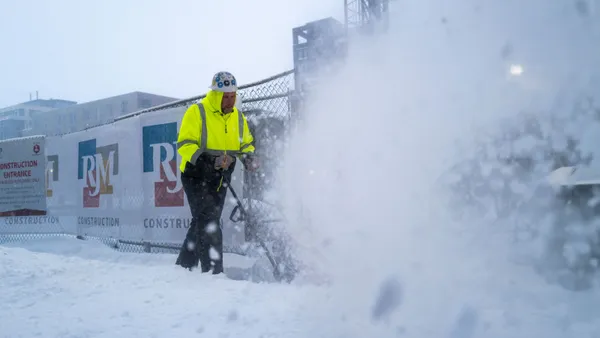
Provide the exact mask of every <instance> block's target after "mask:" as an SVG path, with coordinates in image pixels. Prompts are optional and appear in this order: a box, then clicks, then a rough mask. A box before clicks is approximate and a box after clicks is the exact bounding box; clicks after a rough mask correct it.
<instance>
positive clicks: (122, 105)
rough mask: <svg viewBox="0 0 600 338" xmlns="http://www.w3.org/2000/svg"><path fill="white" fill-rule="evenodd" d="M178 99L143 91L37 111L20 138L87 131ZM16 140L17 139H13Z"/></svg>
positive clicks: (29, 119)
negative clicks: (121, 117)
mask: <svg viewBox="0 0 600 338" xmlns="http://www.w3.org/2000/svg"><path fill="white" fill-rule="evenodd" d="M175 100H177V99H176V98H172V97H166V96H161V95H155V94H150V93H143V92H132V93H128V94H123V95H118V96H113V97H108V98H104V99H100V100H95V101H90V102H85V103H79V104H71V105H65V106H61V107H58V108H56V109H52V110H43V111H42V110H37V111H34V112H33V113H32V114H31V115H30V116H28V121H26V123H25V124H24V128H22V129H21V133H20V135H18V136H31V135H47V136H55V135H61V134H66V133H72V132H76V131H80V130H84V129H87V128H90V127H94V126H97V125H101V124H105V123H109V122H111V121H112V120H113V119H115V118H117V117H120V116H123V115H126V114H130V113H133V112H136V111H138V110H142V109H146V108H150V107H154V106H157V105H161V104H165V103H168V102H172V101H175ZM13 137H14V136H13Z"/></svg>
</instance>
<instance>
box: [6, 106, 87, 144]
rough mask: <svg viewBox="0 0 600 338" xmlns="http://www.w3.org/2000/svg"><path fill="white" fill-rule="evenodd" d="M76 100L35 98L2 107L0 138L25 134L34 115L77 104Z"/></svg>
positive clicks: (30, 125)
mask: <svg viewBox="0 0 600 338" xmlns="http://www.w3.org/2000/svg"><path fill="white" fill-rule="evenodd" d="M76 104H77V102H75V101H67V100H56V99H48V100H43V99H35V100H30V101H27V102H24V103H20V104H16V105H14V106H10V107H6V108H0V139H1V140H4V139H9V138H14V137H21V136H23V130H26V129H31V127H32V116H35V115H39V114H45V113H47V112H51V111H54V110H57V109H64V108H67V107H70V106H73V105H76Z"/></svg>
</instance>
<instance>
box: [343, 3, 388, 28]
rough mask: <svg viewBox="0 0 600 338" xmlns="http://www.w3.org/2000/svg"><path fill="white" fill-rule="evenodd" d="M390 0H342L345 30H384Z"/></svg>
mask: <svg viewBox="0 0 600 338" xmlns="http://www.w3.org/2000/svg"><path fill="white" fill-rule="evenodd" d="M389 6H390V0H344V18H345V21H346V31H347V33H348V34H352V33H353V32H357V33H361V34H377V33H383V32H386V31H387V29H388V27H389V19H390V18H389Z"/></svg>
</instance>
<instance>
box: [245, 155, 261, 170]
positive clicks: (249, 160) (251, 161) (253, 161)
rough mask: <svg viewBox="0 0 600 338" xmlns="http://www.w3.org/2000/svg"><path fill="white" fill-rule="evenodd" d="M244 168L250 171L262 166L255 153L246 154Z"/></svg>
mask: <svg viewBox="0 0 600 338" xmlns="http://www.w3.org/2000/svg"><path fill="white" fill-rule="evenodd" d="M243 162H244V168H246V170H248V171H256V169H258V167H260V163H259V162H258V159H257V158H256V157H255V156H254V155H244V159H243Z"/></svg>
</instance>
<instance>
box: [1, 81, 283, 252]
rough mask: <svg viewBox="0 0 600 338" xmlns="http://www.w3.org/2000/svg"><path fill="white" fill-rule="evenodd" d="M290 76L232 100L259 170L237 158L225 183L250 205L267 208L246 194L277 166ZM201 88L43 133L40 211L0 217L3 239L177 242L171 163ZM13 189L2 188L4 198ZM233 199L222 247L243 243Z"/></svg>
mask: <svg viewBox="0 0 600 338" xmlns="http://www.w3.org/2000/svg"><path fill="white" fill-rule="evenodd" d="M292 85H293V72H292V71H288V72H285V73H282V74H278V75H276V76H273V77H270V78H268V79H265V80H263V81H259V82H256V83H252V84H249V85H244V86H241V87H240V91H239V95H240V97H241V99H242V104H241V107H238V108H240V110H241V111H243V112H244V114H245V115H246V117H247V119H248V123H249V126H250V129H251V131H252V133H253V135H254V137H255V146H256V148H257V151H256V153H257V155H258V156H260V158H261V164H262V169H261V171H260V173H257V174H252V175H250V174H248V173H246V172H243V171H242V166H241V165H237V166H236V170H235V172H234V175H233V177H232V186H233V188H234V189H235V190H236V191H237V192H238V195H240V196H241V197H243V199H244V203H249V204H247V207H248V208H250V209H251V210H252V212H254V213H261V212H262V213H267V211H266V210H264V209H262V210H261V205H262V204H254V209H252V208H253V205H252V203H250V202H248V201H252V200H257V201H260V200H262V199H263V193H264V191H265V190H266V189H268V185H269V184H268V183H269V182H270V177H271V176H272V175H274V172H275V171H276V169H277V168H276V165H277V163H278V161H277V160H276V159H277V157H278V156H280V154H281V151H283V149H282V142H283V140H284V138H285V134H286V129H287V126H288V125H289V120H290V116H291V112H290V104H289V99H290V94H291V92H292V88H291V87H292ZM203 96H204V95H200V96H197V97H193V98H190V99H187V100H181V101H176V102H172V103H169V104H165V105H162V106H158V107H153V108H150V109H146V110H143V111H140V112H136V113H133V114H130V115H127V116H123V117H120V118H118V119H116V120H115V121H113V122H112V123H109V124H105V125H101V126H96V127H93V128H90V129H87V130H83V131H79V132H75V133H70V134H65V135H61V136H53V137H42V140H43V145H44V147H43V152H44V155H45V194H46V199H45V202H46V208H47V213H46V214H45V215H40V214H39V213H38V214H36V215H34V214H30V215H27V216H8V217H0V243H2V242H6V241H17V240H24V239H25V240H26V239H29V238H35V237H39V236H48V235H73V236H78V238H81V239H83V238H96V239H100V240H102V241H103V242H105V243H107V244H110V245H111V246H113V247H115V248H119V249H124V250H126V251H146V252H148V251H153V250H154V249H156V248H162V250H165V249H166V250H176V249H177V248H178V247H179V245H181V242H182V241H183V238H184V237H185V233H186V231H187V229H188V227H189V224H190V221H191V215H190V211H189V207H188V205H187V199H186V198H185V194H184V191H183V188H182V186H181V181H180V176H179V173H180V172H179V170H178V166H179V164H180V162H181V157H180V156H179V154H178V153H177V146H176V143H177V134H178V130H179V126H180V123H181V118H182V116H183V114H184V112H185V110H186V109H187V107H189V105H191V104H193V103H196V102H197V101H199V100H200V99H201V98H202V97H203ZM0 155H1V154H0ZM5 157H6V156H5ZM6 160H7V159H6V158H3V159H2V161H6ZM4 195H6V196H4ZM11 196H12V195H10V194H6V193H3V196H2V198H3V199H8V200H10V198H11ZM234 206H235V204H234V202H233V200H232V199H230V198H228V201H227V203H226V206H225V210H224V212H223V231H224V244H225V250H226V251H229V252H236V251H239V250H238V249H237V248H239V247H240V246H242V245H243V244H244V228H243V224H234V223H233V222H231V221H230V220H229V217H228V216H229V214H230V212H231V210H232V209H233V207H234ZM266 217H268V216H266ZM158 251H161V250H158Z"/></svg>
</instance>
